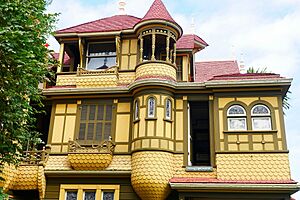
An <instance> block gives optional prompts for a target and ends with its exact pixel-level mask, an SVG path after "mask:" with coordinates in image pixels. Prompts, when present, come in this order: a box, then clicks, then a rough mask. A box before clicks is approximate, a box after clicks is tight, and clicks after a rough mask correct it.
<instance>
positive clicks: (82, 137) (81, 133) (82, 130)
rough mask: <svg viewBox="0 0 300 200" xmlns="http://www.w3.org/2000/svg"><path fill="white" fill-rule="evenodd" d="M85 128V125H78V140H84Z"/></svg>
mask: <svg viewBox="0 0 300 200" xmlns="http://www.w3.org/2000/svg"><path fill="white" fill-rule="evenodd" d="M85 128H86V124H85V123H80V128H79V140H84V136H85Z"/></svg>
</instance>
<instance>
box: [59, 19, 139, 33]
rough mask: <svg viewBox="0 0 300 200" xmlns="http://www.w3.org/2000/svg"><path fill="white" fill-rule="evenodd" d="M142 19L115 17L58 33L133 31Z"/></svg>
mask: <svg viewBox="0 0 300 200" xmlns="http://www.w3.org/2000/svg"><path fill="white" fill-rule="evenodd" d="M140 20H141V19H140V18H138V17H134V16H131V15H114V16H112V17H106V18H103V19H98V20H95V21H91V22H87V23H84V24H80V25H77V26H73V27H70V28H65V29H61V30H58V31H57V32H56V33H57V34H59V33H91V32H110V31H121V30H127V29H132V28H133V27H134V25H135V24H137V23H138V22H139V21H140Z"/></svg>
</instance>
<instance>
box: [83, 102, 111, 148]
mask: <svg viewBox="0 0 300 200" xmlns="http://www.w3.org/2000/svg"><path fill="white" fill-rule="evenodd" d="M112 114H113V113H112V102H111V101H103V102H101V101H99V102H95V103H94V102H93V103H87V104H83V105H82V106H81V112H80V126H79V133H78V141H79V142H80V143H81V144H94V143H100V142H101V141H104V140H109V137H110V136H111V132H112Z"/></svg>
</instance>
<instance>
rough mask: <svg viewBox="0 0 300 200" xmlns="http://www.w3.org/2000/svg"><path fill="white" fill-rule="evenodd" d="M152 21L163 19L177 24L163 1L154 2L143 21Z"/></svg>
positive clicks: (156, 0)
mask: <svg viewBox="0 0 300 200" xmlns="http://www.w3.org/2000/svg"><path fill="white" fill-rule="evenodd" d="M152 19H163V20H166V21H170V22H174V23H176V22H175V20H174V19H173V18H172V16H171V15H170V13H169V11H168V10H167V8H166V6H165V5H164V3H163V2H162V1H161V0H155V1H154V2H153V4H152V5H151V7H150V8H149V10H148V12H147V13H146V15H145V16H144V17H143V18H142V21H146V20H152Z"/></svg>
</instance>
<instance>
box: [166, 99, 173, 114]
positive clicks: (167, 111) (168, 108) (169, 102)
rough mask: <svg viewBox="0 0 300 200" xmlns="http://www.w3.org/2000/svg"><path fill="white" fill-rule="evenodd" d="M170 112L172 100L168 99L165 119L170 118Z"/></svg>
mask: <svg viewBox="0 0 300 200" xmlns="http://www.w3.org/2000/svg"><path fill="white" fill-rule="evenodd" d="M171 113H172V102H171V100H170V99H167V101H166V119H171V115H172V114H171Z"/></svg>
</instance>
